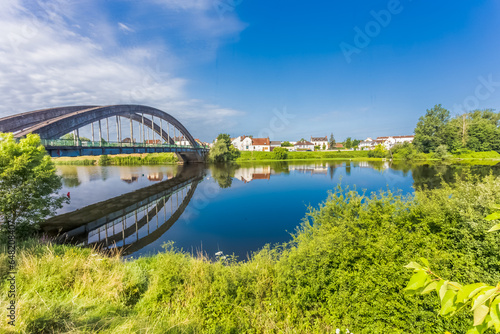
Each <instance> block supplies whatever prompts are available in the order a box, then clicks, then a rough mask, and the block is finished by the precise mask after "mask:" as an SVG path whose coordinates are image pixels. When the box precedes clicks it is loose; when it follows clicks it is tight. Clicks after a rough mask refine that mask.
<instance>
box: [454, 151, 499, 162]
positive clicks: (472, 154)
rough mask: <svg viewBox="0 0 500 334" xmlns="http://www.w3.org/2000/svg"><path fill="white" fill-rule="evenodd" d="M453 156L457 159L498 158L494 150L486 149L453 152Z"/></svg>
mask: <svg viewBox="0 0 500 334" xmlns="http://www.w3.org/2000/svg"><path fill="white" fill-rule="evenodd" d="M453 157H454V158H457V159H476V160H480V159H496V160H500V154H499V153H498V152H496V151H488V152H472V151H467V152H463V153H460V154H454V155H453Z"/></svg>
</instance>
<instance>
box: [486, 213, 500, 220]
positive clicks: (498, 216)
mask: <svg viewBox="0 0 500 334" xmlns="http://www.w3.org/2000/svg"><path fill="white" fill-rule="evenodd" d="M484 219H486V220H498V219H500V212H493V213H492V214H491V215H488V216H486V218H484Z"/></svg>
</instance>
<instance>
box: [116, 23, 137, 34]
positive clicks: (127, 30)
mask: <svg viewBox="0 0 500 334" xmlns="http://www.w3.org/2000/svg"><path fill="white" fill-rule="evenodd" d="M118 28H120V30H123V31H126V32H134V31H135V30H134V29H132V28H130V27H129V26H127V25H126V24H125V23H121V22H118Z"/></svg>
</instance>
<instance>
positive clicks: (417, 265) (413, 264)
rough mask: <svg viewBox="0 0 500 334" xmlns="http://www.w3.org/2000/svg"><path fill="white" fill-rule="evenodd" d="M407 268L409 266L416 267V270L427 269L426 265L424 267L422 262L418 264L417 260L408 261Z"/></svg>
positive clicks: (409, 267)
mask: <svg viewBox="0 0 500 334" xmlns="http://www.w3.org/2000/svg"><path fill="white" fill-rule="evenodd" d="M405 268H408V269H415V270H425V268H424V267H422V266H421V265H420V264H418V263H417V262H410V263H408V264H407V265H406V266H405Z"/></svg>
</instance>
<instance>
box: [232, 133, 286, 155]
mask: <svg viewBox="0 0 500 334" xmlns="http://www.w3.org/2000/svg"><path fill="white" fill-rule="evenodd" d="M231 144H233V146H234V147H236V148H237V149H238V150H240V151H265V152H270V151H271V141H270V140H269V138H252V136H239V137H236V138H231ZM280 145H281V143H280Z"/></svg>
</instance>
